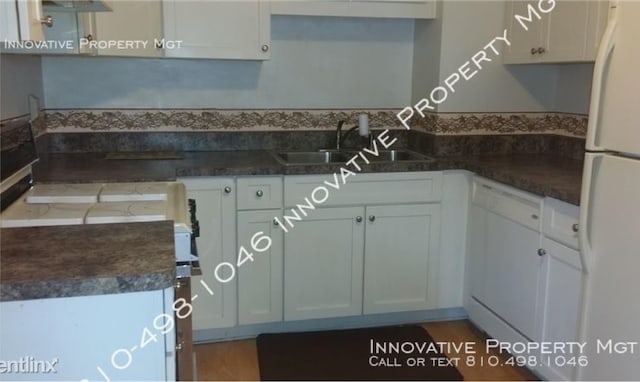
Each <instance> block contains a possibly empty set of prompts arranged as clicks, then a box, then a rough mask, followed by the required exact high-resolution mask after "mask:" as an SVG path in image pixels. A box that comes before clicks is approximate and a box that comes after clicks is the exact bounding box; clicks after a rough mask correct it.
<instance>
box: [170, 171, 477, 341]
mask: <svg viewBox="0 0 640 382" xmlns="http://www.w3.org/2000/svg"><path fill="white" fill-rule="evenodd" d="M444 180H446V181H447V182H449V183H450V184H451V185H452V187H454V186H455V188H456V190H452V192H451V195H452V197H446V198H444V197H443V190H442V189H443V183H444ZM180 181H182V182H183V183H184V184H185V186H186V188H187V195H188V197H189V198H194V199H196V205H197V211H196V214H197V217H198V219H199V221H200V237H199V238H198V239H197V245H198V251H199V255H200V263H201V267H202V271H203V276H202V277H195V278H194V279H193V292H194V294H197V295H198V298H197V299H196V300H194V301H193V306H194V311H193V326H194V330H195V331H196V339H197V340H198V341H204V340H209V339H222V338H229V337H232V336H233V335H234V333H235V332H233V328H235V327H238V326H243V327H244V328H239V332H241V330H244V329H246V328H249V329H246V330H252V329H251V325H256V324H269V323H277V322H281V321H298V320H312V319H322V318H339V317H351V316H361V315H363V314H364V315H369V314H381V313H401V312H412V311H413V312H415V311H424V310H430V309H437V308H452V309H456V308H457V309H460V306H461V296H462V283H461V282H460V277H459V276H460V275H461V274H462V272H463V271H462V268H463V265H464V264H463V257H464V256H463V255H464V247H463V245H460V246H458V247H456V246H452V248H448V249H447V252H446V253H447V255H448V256H447V257H448V258H447V259H444V261H442V262H440V258H441V254H440V252H441V248H440V242H441V235H444V236H443V237H445V238H446V239H445V240H446V243H448V244H451V243H452V242H453V241H458V242H460V243H464V240H465V239H464V236H465V235H466V232H465V230H464V229H461V228H460V227H461V226H464V223H465V222H464V221H462V222H460V221H458V219H459V220H465V219H466V209H467V204H466V195H467V192H468V174H467V173H460V174H447V175H446V176H445V175H444V174H443V173H441V172H409V173H389V174H387V173H385V174H359V175H358V177H357V178H354V179H353V180H351V179H349V182H347V183H346V184H344V185H342V186H340V188H339V189H336V190H335V191H334V190H333V188H332V189H331V190H332V191H331V197H330V198H328V199H327V200H326V201H325V203H322V204H321V205H320V204H318V205H316V206H315V209H312V210H306V214H300V216H301V219H293V220H288V219H286V218H284V216H289V217H290V216H293V215H294V213H293V212H292V209H296V208H297V206H298V205H299V204H300V203H302V201H303V200H305V199H304V198H305V197H309V195H310V194H311V193H312V192H313V191H314V190H315V189H316V187H318V186H327V183H325V182H332V181H333V177H332V176H331V175H303V176H297V175H294V176H284V177H282V176H260V177H258V176H244V177H237V178H236V177H198V178H193V177H189V178H182V179H180ZM327 187H328V186H327ZM447 195H449V194H447ZM454 204H455V205H454ZM445 205H446V208H445ZM283 206H286V208H284V210H283ZM443 208H444V209H445V211H444V212H443ZM447 211H448V212H447ZM443 216H446V217H447V222H446V224H445V225H444V226H442V224H443ZM276 218H277V219H276ZM460 223H462V224H460ZM283 224H285V226H283ZM292 225H293V226H292ZM256 234H258V237H256V240H257V239H258V238H265V237H269V238H270V239H271V245H270V246H269V248H268V249H267V250H265V251H263V252H260V250H259V249H260V248H264V247H265V242H260V243H257V242H255V243H252V238H254V237H255V235H256ZM254 244H255V245H254ZM242 248H244V249H245V251H243V250H242ZM240 253H242V255H240ZM248 254H251V255H252V257H253V260H251V259H248V258H247V255H248ZM243 259H244V260H243ZM239 260H240V261H242V264H239V263H238V261H239ZM225 262H228V263H230V264H232V265H233V266H234V268H235V270H236V274H235V276H234V277H230V276H231V275H230V274H229V272H228V271H229V267H228V266H224V267H220V268H219V269H218V272H217V273H216V268H217V267H218V266H219V264H222V263H225ZM439 275H443V276H442V277H439ZM220 279H222V280H226V279H228V281H225V282H222V281H221V280H220ZM203 283H204V284H206V286H205V285H203ZM207 288H210V289H211V291H212V292H214V294H213V295H210V293H209V291H208V290H207ZM443 304H444V305H443ZM310 325H312V324H310ZM255 327H256V326H254V328H255ZM239 335H241V334H239Z"/></svg>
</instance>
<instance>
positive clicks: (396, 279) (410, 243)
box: [363, 204, 440, 314]
mask: <svg viewBox="0 0 640 382" xmlns="http://www.w3.org/2000/svg"><path fill="white" fill-rule="evenodd" d="M366 215H367V216H366V217H367V220H366V233H365V236H366V239H365V258H364V303H363V313H364V314H371V313H389V312H401V311H411V310H423V309H429V308H434V307H436V303H437V297H438V295H437V292H438V291H437V286H438V280H437V277H438V272H437V271H438V238H439V232H440V224H439V223H440V204H411V205H383V206H371V207H367V209H366Z"/></svg>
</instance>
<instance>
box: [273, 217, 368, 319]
mask: <svg viewBox="0 0 640 382" xmlns="http://www.w3.org/2000/svg"><path fill="white" fill-rule="evenodd" d="M363 217H364V208H363V207H342V208H319V209H317V210H316V211H314V212H313V214H310V215H309V216H307V217H305V218H304V219H303V220H302V221H300V222H296V224H295V227H294V228H289V232H288V233H286V234H285V238H284V253H285V259H284V318H285V320H287V321H289V320H304V319H311V318H326V317H341V316H352V315H358V314H362V276H363V275H362V268H363V265H362V262H363V251H364V224H365V223H364V221H363V220H364V219H363Z"/></svg>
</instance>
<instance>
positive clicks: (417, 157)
mask: <svg viewBox="0 0 640 382" xmlns="http://www.w3.org/2000/svg"><path fill="white" fill-rule="evenodd" d="M366 156H367V159H368V160H369V161H371V162H405V161H424V160H432V158H430V157H428V156H426V155H422V154H418V153H416V152H413V151H409V150H380V151H379V152H378V156H375V155H373V154H369V153H366Z"/></svg>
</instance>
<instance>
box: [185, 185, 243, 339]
mask: <svg viewBox="0 0 640 382" xmlns="http://www.w3.org/2000/svg"><path fill="white" fill-rule="evenodd" d="M180 181H181V182H183V183H184V185H185V186H186V188H187V196H188V197H189V198H192V199H195V200H196V208H197V210H196V215H197V217H198V220H199V221H200V237H198V238H197V239H196V244H197V246H198V253H199V255H200V266H201V268H202V273H203V275H202V276H196V277H194V278H193V279H192V290H193V293H194V295H195V294H197V295H198V298H197V299H195V300H194V301H193V329H194V330H202V329H213V328H220V327H228V326H234V325H236V321H237V317H236V316H237V314H236V312H237V307H236V301H237V283H236V280H234V279H232V280H231V281H229V282H227V283H224V284H223V283H221V282H220V281H218V280H217V279H216V276H215V275H214V271H215V269H216V267H217V266H218V264H220V263H222V262H229V263H231V264H233V265H235V264H236V257H237V255H236V196H235V195H236V194H235V189H234V186H235V184H234V180H233V179H232V178H183V179H181V180H180ZM227 187H228V188H227ZM225 188H226V190H225ZM229 276H230V274H229V272H228V268H227V267H223V268H221V269H220V272H219V278H220V279H223V280H224V279H227V278H228V277H229ZM203 282H204V283H205V284H206V287H205V286H203V284H202V283H203ZM207 288H208V289H210V290H211V291H212V292H213V293H214V294H213V295H211V294H210V293H209V291H208V290H207Z"/></svg>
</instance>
